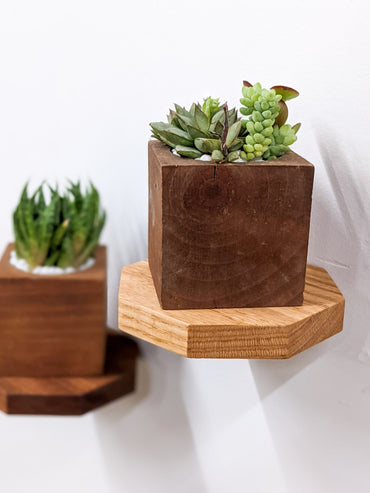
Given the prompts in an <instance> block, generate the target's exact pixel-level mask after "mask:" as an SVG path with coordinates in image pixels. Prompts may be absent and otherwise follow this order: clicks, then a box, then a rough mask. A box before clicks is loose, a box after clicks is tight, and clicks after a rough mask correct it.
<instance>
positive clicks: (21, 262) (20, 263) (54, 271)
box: [9, 250, 95, 276]
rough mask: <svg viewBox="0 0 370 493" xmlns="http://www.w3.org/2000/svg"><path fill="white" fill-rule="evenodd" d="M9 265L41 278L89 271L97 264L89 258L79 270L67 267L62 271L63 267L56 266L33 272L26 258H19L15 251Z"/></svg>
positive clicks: (44, 267) (41, 268)
mask: <svg viewBox="0 0 370 493" xmlns="http://www.w3.org/2000/svg"><path fill="white" fill-rule="evenodd" d="M9 263H10V265H12V266H13V267H15V268H16V269H20V270H23V271H24V272H32V274H39V275H40V276H55V275H59V274H73V273H74V272H79V271H81V270H86V269H89V268H90V267H92V266H93V265H94V264H95V259H94V258H89V259H88V260H87V262H85V263H84V264H83V265H81V267H79V268H78V269H75V268H74V267H66V268H65V269H62V268H61V267H56V266H52V267H47V266H43V267H35V268H34V269H32V270H31V269H30V267H29V265H28V263H27V261H26V260H25V259H24V258H18V257H17V255H16V253H15V251H14V250H13V251H12V252H11V253H10V259H9Z"/></svg>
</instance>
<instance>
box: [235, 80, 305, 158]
mask: <svg viewBox="0 0 370 493" xmlns="http://www.w3.org/2000/svg"><path fill="white" fill-rule="evenodd" d="M242 93H243V98H241V99H240V102H241V104H242V105H243V107H242V108H240V113H241V114H242V115H245V116H249V119H248V120H243V122H242V125H243V127H244V128H246V130H247V131H248V135H246V137H245V144H244V145H243V151H241V152H240V157H241V158H242V159H244V160H245V161H249V160H252V159H255V158H262V159H276V158H277V157H280V156H282V155H283V154H284V153H285V152H286V151H288V150H289V145H291V144H293V142H295V141H296V140H297V138H296V133H297V131H298V129H299V127H300V124H297V125H295V126H294V127H290V125H285V122H286V120H287V118H288V107H287V105H286V103H285V101H288V100H289V99H293V98H295V97H297V96H298V94H299V93H298V92H297V91H296V90H295V89H292V88H290V87H286V86H274V87H272V88H271V89H269V90H268V89H263V88H262V86H261V84H260V83H256V84H254V85H253V86H252V84H250V83H249V82H247V81H244V84H243V88H242Z"/></svg>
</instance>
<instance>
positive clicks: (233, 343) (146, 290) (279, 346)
mask: <svg viewBox="0 0 370 493" xmlns="http://www.w3.org/2000/svg"><path fill="white" fill-rule="evenodd" d="M343 314H344V298H343V296H342V295H341V293H340V291H339V290H338V288H337V287H336V285H335V284H334V282H333V280H332V279H331V277H330V276H329V274H328V273H327V272H326V271H325V270H324V269H321V268H319V267H313V266H308V267H307V274H306V287H305V291H304V302H303V305H302V306H295V307H274V308H234V309H210V310H199V309H197V310H163V309H162V308H161V307H160V305H159V303H158V299H157V296H156V292H155V288H154V285H153V281H152V277H151V275H150V270H149V267H148V263H147V262H146V261H143V262H138V263H136V264H132V265H129V266H128V267H124V268H123V269H122V274H121V282H120V290H119V305H118V316H119V321H118V323H119V328H120V329H121V330H122V331H124V332H127V333H128V334H131V335H133V336H136V337H139V338H140V339H143V340H145V341H148V342H151V343H152V344H155V345H156V346H159V347H162V348H164V349H168V350H169V351H173V352H174V353H177V354H180V355H182V356H187V357H189V358H264V359H280V358H290V357H291V356H293V355H295V354H297V353H299V352H301V351H303V350H305V349H307V348H309V347H311V346H313V345H314V344H317V343H319V342H321V341H323V340H324V339H326V338H328V337H330V336H332V335H334V334H336V333H338V332H340V331H341V330H342V326H343Z"/></svg>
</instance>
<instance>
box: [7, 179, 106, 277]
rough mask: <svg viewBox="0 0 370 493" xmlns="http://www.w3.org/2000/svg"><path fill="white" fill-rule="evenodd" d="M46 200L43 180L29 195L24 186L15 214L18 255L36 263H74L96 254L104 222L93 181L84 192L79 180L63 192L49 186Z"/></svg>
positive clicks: (63, 266) (70, 265) (65, 265)
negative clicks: (60, 192)
mask: <svg viewBox="0 0 370 493" xmlns="http://www.w3.org/2000/svg"><path fill="white" fill-rule="evenodd" d="M49 191H50V200H49V202H48V203H47V202H46V199H45V194H44V184H41V185H40V186H39V187H38V188H37V190H36V191H35V193H34V194H33V195H31V196H29V195H28V184H26V185H25V187H24V188H23V191H22V194H21V197H20V200H19V203H18V205H17V208H16V209H15V211H14V214H13V229H14V236H15V242H14V249H15V252H16V255H17V257H18V258H23V259H25V260H26V261H27V263H28V265H29V267H30V270H32V269H33V268H34V267H36V266H53V265H56V266H58V267H62V268H65V267H75V268H78V267H80V266H81V265H83V264H84V263H85V262H86V261H87V260H88V259H89V258H90V257H92V256H93V255H94V251H95V248H96V247H97V245H98V241H99V237H100V233H101V231H102V229H103V226H104V223H105V212H101V210H100V199H99V193H98V191H97V190H96V188H95V187H94V185H93V184H92V183H90V187H89V188H87V190H86V192H85V193H82V191H81V186H80V183H79V182H78V183H72V182H70V186H69V188H68V189H67V191H66V192H65V193H64V194H63V195H61V194H59V192H58V189H57V188H52V187H50V186H49Z"/></svg>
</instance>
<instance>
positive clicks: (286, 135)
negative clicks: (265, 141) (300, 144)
mask: <svg viewBox="0 0 370 493" xmlns="http://www.w3.org/2000/svg"><path fill="white" fill-rule="evenodd" d="M300 126H301V124H300V123H297V124H296V125H294V127H291V126H290V125H287V124H285V125H282V126H281V127H279V125H274V130H273V132H272V134H271V144H270V145H269V146H268V148H267V150H266V151H265V153H264V154H263V159H269V160H270V161H271V160H273V159H276V158H278V157H280V156H282V155H283V154H285V153H286V152H287V151H289V146H290V145H292V144H293V143H294V142H295V141H296V140H297V136H296V133H297V132H298V130H299V128H300Z"/></svg>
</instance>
